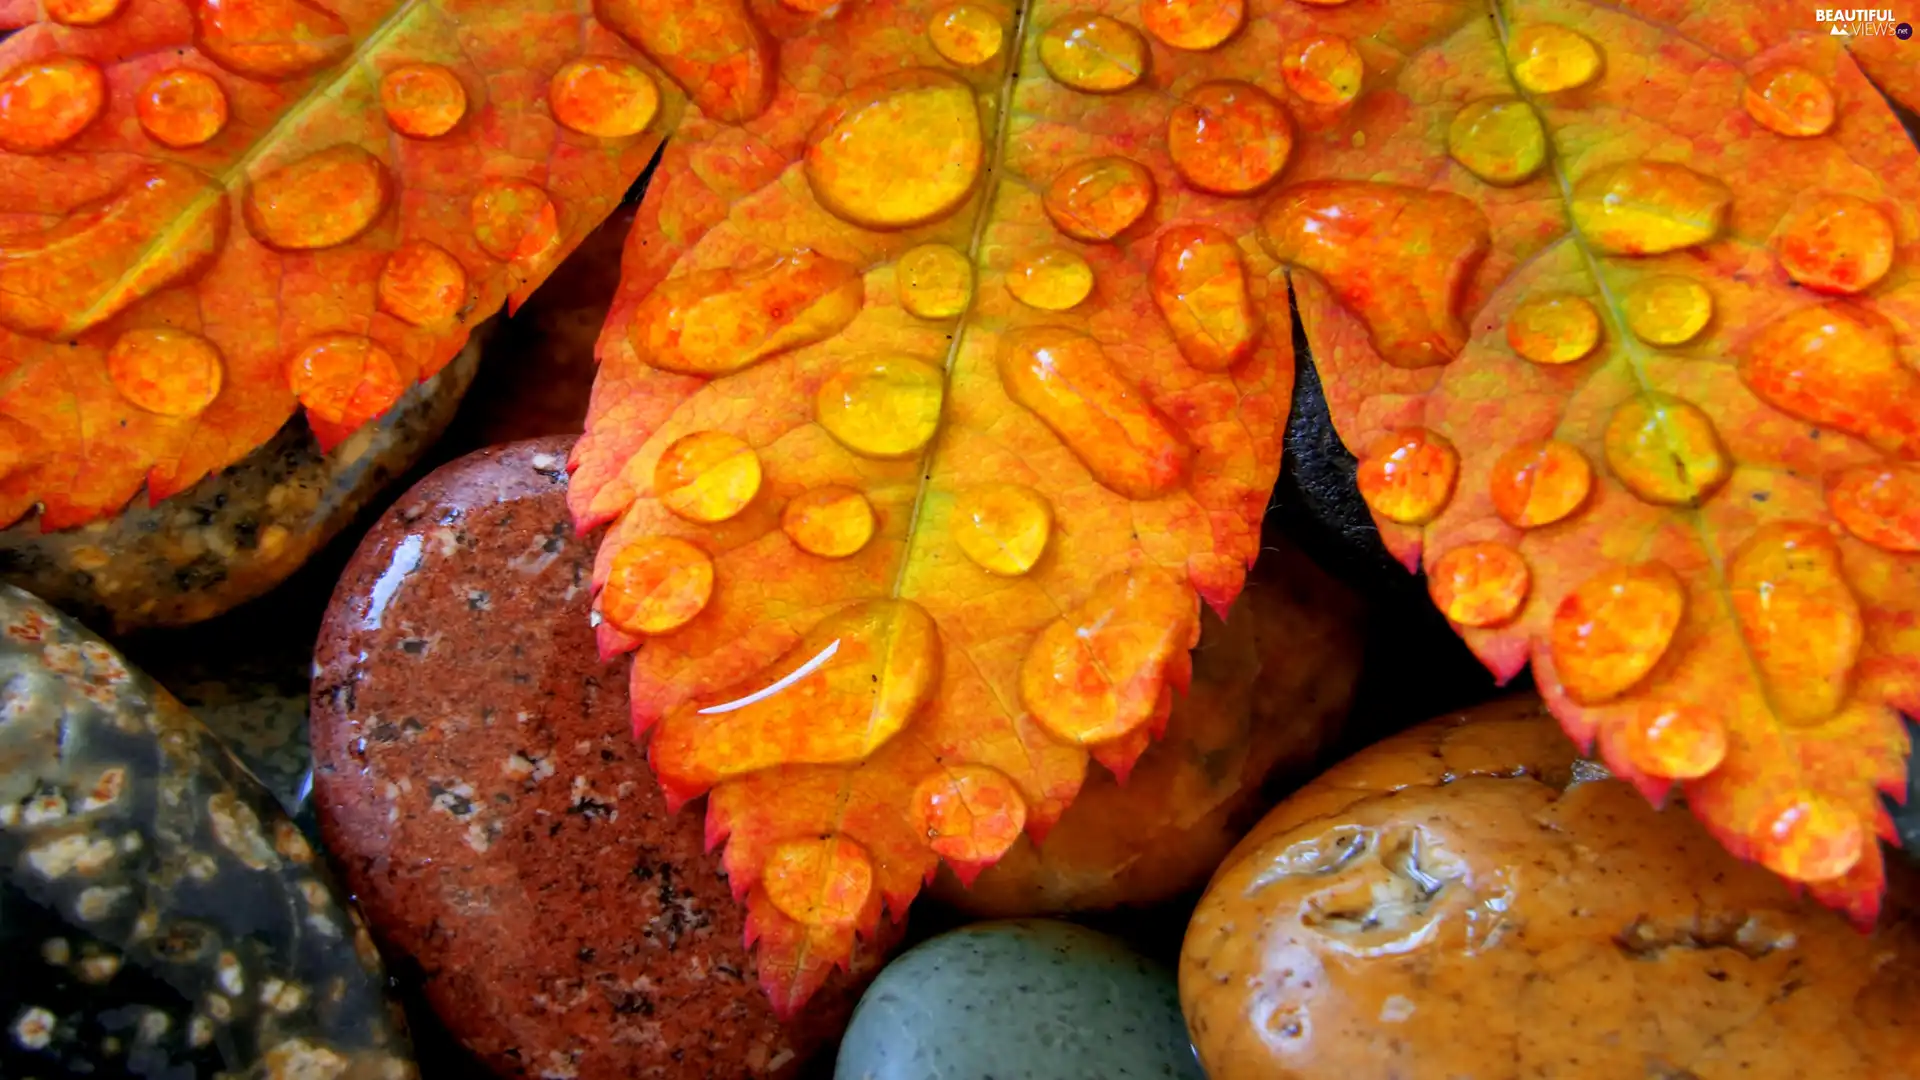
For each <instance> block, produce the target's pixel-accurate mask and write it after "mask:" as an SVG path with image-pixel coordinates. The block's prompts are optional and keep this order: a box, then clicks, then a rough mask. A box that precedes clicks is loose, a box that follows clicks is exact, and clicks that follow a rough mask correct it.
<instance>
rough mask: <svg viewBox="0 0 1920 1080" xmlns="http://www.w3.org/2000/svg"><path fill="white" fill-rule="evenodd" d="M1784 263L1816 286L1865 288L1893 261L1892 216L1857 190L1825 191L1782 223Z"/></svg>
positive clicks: (1844, 290)
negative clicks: (1889, 217)
mask: <svg viewBox="0 0 1920 1080" xmlns="http://www.w3.org/2000/svg"><path fill="white" fill-rule="evenodd" d="M1778 246H1779V251H1780V265H1781V266H1782V267H1783V268H1785V270H1786V271H1787V276H1788V277H1791V278H1792V279H1793V280H1795V281H1797V282H1799V283H1800V284H1801V285H1804V286H1806V287H1807V288H1809V289H1812V290H1814V291H1815V292H1823V293H1831V294H1835V295H1846V294H1849V293H1857V292H1862V291H1865V290H1866V289H1867V288H1869V287H1871V286H1872V285H1873V284H1874V283H1875V282H1878V281H1879V280H1880V279H1881V278H1883V277H1886V276H1887V271H1888V270H1889V269H1891V268H1892V266H1893V252H1894V246H1895V241H1894V235H1893V222H1892V221H1891V220H1889V219H1888V218H1887V215H1886V212H1885V211H1883V210H1881V209H1880V208H1879V207H1878V206H1875V205H1874V204H1872V203H1870V202H1868V201H1867V200H1865V199H1862V198H1860V197H1859V196H1858V195H1842V194H1834V193H1831V192H1823V193H1821V194H1819V195H1816V196H1813V197H1812V198H1809V199H1805V200H1803V201H1802V202H1801V203H1800V204H1799V205H1798V206H1796V207H1794V209H1793V211H1792V212H1791V213H1789V214H1788V215H1787V217H1786V220H1785V221H1783V222H1781V223H1780V235H1779V240H1778Z"/></svg>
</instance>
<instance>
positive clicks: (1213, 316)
mask: <svg viewBox="0 0 1920 1080" xmlns="http://www.w3.org/2000/svg"><path fill="white" fill-rule="evenodd" d="M1152 283H1153V302H1154V305H1155V306H1156V307H1158V308H1159V309H1160V316H1161V318H1163V319H1165V320H1166V321H1167V329H1168V330H1169V331H1170V332H1172V334H1173V340H1174V344H1176V345H1178V346H1179V348H1180V355H1181V356H1184V357H1186V358H1187V363H1189V364H1192V365H1193V366H1194V367H1196V368H1199V369H1200V370H1201V371H1225V370H1227V369H1228V368H1230V367H1232V366H1233V365H1235V364H1237V363H1239V362H1240V361H1242V360H1245V359H1246V358H1247V357H1248V356H1249V355H1251V354H1252V352H1253V344H1254V340H1255V339H1256V338H1257V337H1258V336H1259V334H1260V313H1259V312H1258V311H1256V310H1255V309H1254V306H1253V297H1252V295H1251V294H1250V293H1249V292H1248V289H1247V268H1246V264H1245V262H1244V261H1243V260H1242V259H1241V257H1240V245H1238V244H1236V243H1234V242H1233V238H1232V237H1230V236H1228V235H1227V234H1226V233H1224V232H1221V231H1220V230H1219V229H1216V228H1214V227H1213V226H1211V225H1178V226H1175V227H1174V228H1171V229H1168V230H1167V231H1166V232H1164V233H1161V234H1160V246H1159V248H1158V250H1157V251H1156V252H1155V253H1154V259H1153V274H1152Z"/></svg>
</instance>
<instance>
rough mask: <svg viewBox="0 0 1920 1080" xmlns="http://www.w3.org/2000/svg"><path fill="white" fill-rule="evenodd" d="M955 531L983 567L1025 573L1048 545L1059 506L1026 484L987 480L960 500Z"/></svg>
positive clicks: (963, 548) (1016, 574)
mask: <svg viewBox="0 0 1920 1080" xmlns="http://www.w3.org/2000/svg"><path fill="white" fill-rule="evenodd" d="M952 530H953V539H954V541H955V542H956V543H958V544H959V545H960V550H961V551H962V552H965V553H966V556H967V558H969V559H972V560H973V562H974V564H975V565H977V566H979V567H980V568H981V569H982V570H985V571H987V572H988V573H992V574H1000V575H1002V576H1004V577H1019V576H1020V575H1021V574H1024V573H1026V572H1027V571H1029V570H1032V569H1033V567H1034V564H1035V563H1037V562H1039V561H1040V555H1041V553H1042V552H1044V551H1045V550H1046V548H1047V538H1048V536H1049V535H1051V534H1052V532H1053V507H1052V506H1050V505H1048V503H1047V499H1046V496H1044V495H1042V494H1040V493H1039V492H1037V491H1035V490H1033V489H1032V488H1030V487H1026V486H1025V485H1022V484H985V485H981V486H979V487H974V488H968V489H967V490H966V491H963V492H961V494H960V497H959V498H958V499H956V500H955V501H954V507H953V526H952Z"/></svg>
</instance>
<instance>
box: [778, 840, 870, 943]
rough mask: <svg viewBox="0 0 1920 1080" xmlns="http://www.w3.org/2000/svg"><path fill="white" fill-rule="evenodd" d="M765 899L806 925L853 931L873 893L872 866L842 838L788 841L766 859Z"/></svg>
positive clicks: (856, 847) (855, 846)
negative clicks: (836, 927) (850, 928)
mask: <svg viewBox="0 0 1920 1080" xmlns="http://www.w3.org/2000/svg"><path fill="white" fill-rule="evenodd" d="M764 875H765V876H764V877H762V879H761V880H762V882H763V883H764V885H765V887H766V890H767V899H768V900H771V901H772V902H773V906H774V907H777V908H779V909H780V911H781V912H782V913H783V914H785V915H786V916H787V917H788V918H790V919H793V920H795V921H797V922H800V923H803V924H805V925H807V926H823V927H824V926H852V925H854V924H855V923H857V922H859V920H860V912H861V909H863V908H865V907H866V905H867V897H868V896H870V895H872V892H873V861H872V860H871V859H869V858H868V857H867V852H866V849H865V848H862V847H861V846H860V845H859V844H857V843H855V842H854V841H853V840H852V839H850V838H848V837H845V836H841V835H839V834H838V833H836V834H834V835H832V836H824V837H821V838H819V839H816V840H789V841H787V842H785V843H783V844H780V845H779V846H778V847H775V848H774V849H773V852H772V853H771V854H769V855H768V856H767V865H766V869H765V871H764Z"/></svg>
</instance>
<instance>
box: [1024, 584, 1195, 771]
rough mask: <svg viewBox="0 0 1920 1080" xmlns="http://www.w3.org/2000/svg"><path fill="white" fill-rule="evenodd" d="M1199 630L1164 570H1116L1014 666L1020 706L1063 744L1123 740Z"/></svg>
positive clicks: (1184, 595) (1183, 589) (1185, 594)
mask: <svg viewBox="0 0 1920 1080" xmlns="http://www.w3.org/2000/svg"><path fill="white" fill-rule="evenodd" d="M1199 626H1200V622H1199V610H1198V605H1197V602H1196V601H1195V599H1194V596H1193V593H1192V591H1191V590H1190V589H1189V588H1188V587H1187V586H1186V585H1184V584H1182V583H1181V582H1178V581H1176V580H1174V579H1173V578H1172V577H1170V576H1169V575H1168V574H1167V573H1166V572H1165V571H1164V570H1161V569H1159V568H1157V567H1145V566H1143V567H1136V568H1134V569H1130V570H1116V571H1114V572H1113V573H1110V574H1108V575H1106V576H1105V577H1103V578H1101V579H1100V581H1099V582H1097V583H1096V584H1095V585H1094V587H1093V591H1092V592H1091V593H1090V594H1089V595H1088V596H1087V599H1086V601H1085V602H1084V603H1082V604H1081V605H1080V606H1079V607H1078V608H1077V609H1075V610H1074V612H1073V613H1072V614H1070V615H1065V616H1062V617H1060V618H1056V619H1054V620H1053V621H1052V622H1050V623H1048V624H1047V625H1046V627H1045V628H1044V629H1042V630H1041V631H1040V635H1039V637H1038V638H1036V639H1035V640H1034V643H1033V646H1032V648H1030V649H1029V650H1028V651H1027V655H1026V658H1025V659H1024V660H1023V661H1022V662H1021V665H1020V701H1021V703H1022V704H1024V705H1025V706H1026V707H1027V709H1028V710H1029V711H1030V712H1032V713H1033V718H1034V719H1035V720H1037V721H1039V722H1040V725H1041V726H1042V727H1044V728H1046V729H1047V730H1048V731H1049V732H1051V733H1053V735H1054V736H1055V737H1057V738H1060V739H1062V740H1065V741H1066V742H1068V743H1072V744H1074V745H1077V746H1087V745H1091V744H1096V743H1105V742H1111V741H1113V740H1116V739H1122V738H1125V737H1127V736H1129V735H1132V734H1133V733H1135V732H1136V731H1139V730H1140V729H1141V728H1142V727H1143V726H1145V725H1146V724H1147V723H1148V721H1149V720H1151V719H1152V718H1153V714H1154V711H1155V709H1156V708H1157V707H1158V705H1159V704H1160V701H1161V695H1162V694H1163V692H1164V691H1165V690H1166V686H1167V677H1168V675H1169V669H1170V668H1171V667H1172V666H1173V665H1174V664H1176V663H1177V662H1178V661H1179V659H1184V658H1185V656H1186V653H1187V650H1188V649H1190V648H1192V647H1193V645H1194V642H1195V641H1196V639H1197V636H1198V633H1199Z"/></svg>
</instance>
